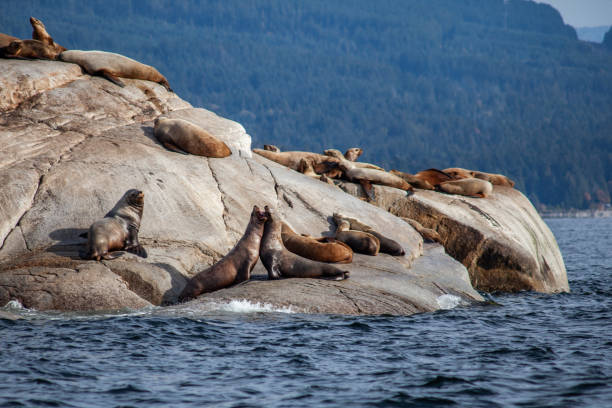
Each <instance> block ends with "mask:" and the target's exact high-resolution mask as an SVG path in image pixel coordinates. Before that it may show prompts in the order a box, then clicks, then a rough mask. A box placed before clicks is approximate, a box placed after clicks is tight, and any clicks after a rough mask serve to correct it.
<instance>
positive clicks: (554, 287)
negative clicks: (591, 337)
mask: <svg viewBox="0 0 612 408" xmlns="http://www.w3.org/2000/svg"><path fill="white" fill-rule="evenodd" d="M341 187H342V188H343V189H344V190H345V191H347V192H348V193H350V194H353V195H355V196H365V195H364V194H365V193H364V192H363V191H362V189H361V186H359V185H355V184H353V183H345V182H341ZM375 204H376V205H378V206H379V207H382V208H384V209H386V210H388V211H389V212H390V213H392V214H395V215H397V216H399V217H407V218H412V219H414V220H417V221H418V222H420V223H421V224H422V225H423V226H425V227H427V228H432V229H434V230H437V231H438V233H439V234H440V236H441V237H442V241H443V245H444V248H445V249H446V252H447V253H448V254H449V255H451V256H452V257H453V258H455V259H457V260H458V261H460V262H461V263H462V264H463V265H465V266H466V267H467V269H468V271H469V273H470V279H471V282H472V285H473V286H474V287H475V288H477V289H479V290H482V291H486V292H494V291H506V292H517V291H521V290H534V291H539V292H547V293H550V292H566V291H569V284H568V281H567V273H566V270H565V264H564V262H563V258H562V256H561V252H560V251H559V247H558V246H557V242H556V240H555V237H554V236H553V234H552V232H551V231H550V229H549V228H548V226H547V225H546V224H545V223H544V221H543V220H542V219H541V218H540V216H539V215H538V213H537V211H536V210H535V208H534V207H533V205H532V204H531V203H530V202H529V200H528V199H527V198H526V197H525V196H524V195H523V194H521V192H520V191H518V190H515V189H513V188H510V187H504V186H494V189H493V193H492V194H491V195H490V196H489V197H487V198H472V197H465V196H458V195H451V194H444V193H439V192H435V191H426V190H416V192H415V194H413V195H411V196H406V195H405V194H403V193H402V192H398V191H397V190H395V189H390V188H386V187H382V186H376V203H375Z"/></svg>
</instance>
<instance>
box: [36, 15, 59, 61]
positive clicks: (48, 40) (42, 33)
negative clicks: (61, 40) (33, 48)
mask: <svg viewBox="0 0 612 408" xmlns="http://www.w3.org/2000/svg"><path fill="white" fill-rule="evenodd" d="M30 24H31V25H32V39H34V40H38V41H41V42H42V43H44V44H47V45H48V46H50V47H51V48H53V49H54V50H55V51H56V52H57V53H60V52H63V51H66V48H64V47H62V46H61V45H59V44H58V43H56V42H55V41H53V38H52V37H51V36H50V35H49V33H48V32H47V29H46V28H45V25H44V24H43V22H42V21H40V20H39V19H37V18H34V17H30Z"/></svg>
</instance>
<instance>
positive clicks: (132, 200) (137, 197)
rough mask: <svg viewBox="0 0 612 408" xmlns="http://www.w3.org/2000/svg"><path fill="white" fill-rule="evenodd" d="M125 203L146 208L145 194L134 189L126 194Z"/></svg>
mask: <svg viewBox="0 0 612 408" xmlns="http://www.w3.org/2000/svg"><path fill="white" fill-rule="evenodd" d="M125 201H126V202H127V203H128V204H129V205H130V206H132V207H142V206H144V193H143V192H142V191H140V190H137V189H135V188H132V189H130V190H128V191H126V193H125Z"/></svg>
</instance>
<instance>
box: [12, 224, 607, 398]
mask: <svg viewBox="0 0 612 408" xmlns="http://www.w3.org/2000/svg"><path fill="white" fill-rule="evenodd" d="M546 221H547V223H548V224H549V226H550V227H551V229H552V231H553V232H554V234H555V236H556V237H557V241H558V243H559V246H560V247H561V251H562V253H563V255H564V258H565V262H566V267H567V270H568V276H569V280H570V287H571V289H572V292H571V293H569V294H561V295H543V294H536V293H523V294H518V295H493V296H492V297H490V298H491V299H492V300H494V301H495V302H497V303H498V304H499V305H494V304H487V305H482V306H472V307H468V308H461V307H458V308H455V309H452V310H445V311H440V312H437V313H429V314H421V315H415V316H410V317H386V316H379V317H345V316H309V315H301V314H296V313H292V311H291V310H290V309H286V310H274V309H273V308H271V307H270V306H269V305H251V304H248V303H245V302H234V303H233V304H229V305H220V306H219V308H218V309H216V310H209V311H203V310H189V309H184V308H183V309H181V308H174V309H173V308H167V309H162V308H157V309H153V310H148V311H139V312H137V313H124V314H113V315H99V314H97V315H96V314H93V315H82V314H80V315H69V314H48V313H39V312H35V311H30V310H23V309H21V310H20V309H16V308H15V307H14V306H13V307H12V306H10V305H9V306H7V307H5V308H3V309H1V310H2V311H4V312H5V314H6V312H10V313H12V314H16V315H19V316H21V317H23V319H19V320H10V319H6V318H5V319H0V407H21V406H27V407H38V406H40V407H200V406H216V407H250V406H258V407H259V406H261V407H277V406H278V407H280V406H282V407H363V406H365V407H387V406H388V407H411V406H414V407H438V406H463V407H502V406H504V407H506V406H516V407H544V406H546V407H612V384H611V379H612V300H611V299H612V297H611V296H612V283H611V279H610V277H611V276H610V275H611V273H612V237H611V231H612V220H611V219H586V220H584V219H582V220H574V219H559V220H557V219H554V220H553V219H549V220H546Z"/></svg>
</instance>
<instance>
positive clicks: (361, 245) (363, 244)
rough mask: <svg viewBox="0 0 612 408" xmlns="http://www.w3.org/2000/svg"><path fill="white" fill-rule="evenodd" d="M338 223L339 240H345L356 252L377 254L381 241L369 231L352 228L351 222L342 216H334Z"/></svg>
mask: <svg viewBox="0 0 612 408" xmlns="http://www.w3.org/2000/svg"><path fill="white" fill-rule="evenodd" d="M333 218H334V222H335V223H336V236H335V238H336V239H337V240H338V241H341V242H344V243H345V244H347V245H348V246H349V247H351V249H352V250H353V251H355V252H358V253H360V254H365V255H371V256H376V255H377V254H378V251H380V241H379V240H378V238H376V237H375V236H374V235H372V234H370V233H369V232H363V231H355V230H351V224H350V223H349V222H348V221H347V220H344V219H342V218H337V217H333Z"/></svg>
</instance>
